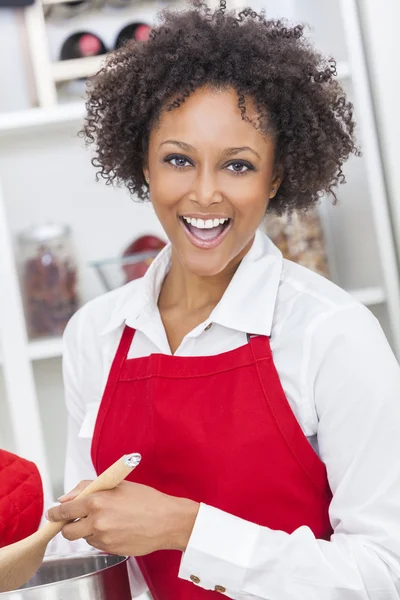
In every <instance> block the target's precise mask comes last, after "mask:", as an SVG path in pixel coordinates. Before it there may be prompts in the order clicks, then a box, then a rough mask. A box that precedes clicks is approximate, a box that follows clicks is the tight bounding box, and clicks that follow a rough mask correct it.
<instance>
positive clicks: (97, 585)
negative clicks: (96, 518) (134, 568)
mask: <svg viewBox="0 0 400 600" xmlns="http://www.w3.org/2000/svg"><path fill="white" fill-rule="evenodd" d="M127 560H128V559H127V558H126V557H124V556H112V555H110V554H90V553H88V554H75V555H71V556H63V557H49V558H45V560H44V561H43V565H42V566H41V567H40V569H39V571H38V572H37V573H36V575H34V577H32V579H30V580H29V581H28V582H27V583H26V584H25V585H24V586H23V587H22V588H20V589H19V590H17V591H15V592H5V593H3V594H0V598H1V600H131V598H132V595H131V591H130V586H129V578H128V569H127V564H126V561H127Z"/></svg>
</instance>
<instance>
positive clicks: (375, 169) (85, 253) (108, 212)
mask: <svg viewBox="0 0 400 600" xmlns="http://www.w3.org/2000/svg"><path fill="white" fill-rule="evenodd" d="M59 1H61V0H45V3H46V4H51V3H53V4H55V3H57V2H59ZM63 1H65V0H63ZM253 4H254V5H255V8H260V7H262V6H263V4H267V5H268V6H267V15H268V10H272V9H271V5H272V6H273V7H275V14H273V15H272V14H271V16H276V14H279V13H281V16H288V17H289V18H292V19H293V20H312V19H311V17H312V16H313V15H320V14H321V10H322V9H321V3H320V1H319V0H296V1H294V0H285V1H284V2H283V3H282V2H278V1H277V0H276V1H275V3H274V2H272V3H271V2H268V3H266V2H265V0H257V1H256V2H254V3H253ZM328 5H329V6H328ZM159 6H160V5H157V8H159ZM338 7H339V3H326V4H325V3H324V9H323V10H325V11H328V12H327V13H326V14H325V15H322V16H321V19H325V21H326V23H325V25H324V23H323V22H322V21H321V23H320V24H318V23H316V31H317V29H318V27H319V26H320V27H321V28H322V29H323V27H324V26H325V28H326V31H327V32H330V31H331V30H332V34H330V35H331V41H332V40H333V41H332V44H335V43H336V44H337V48H338V51H339V53H340V56H339V57H338V60H339V62H338V75H339V77H340V78H341V79H342V81H343V83H344V85H345V86H346V88H347V89H348V90H349V92H350V94H351V97H352V98H353V100H354V104H355V108H356V116H357V120H358V122H359V126H360V133H361V138H362V140H361V141H362V146H363V152H364V158H363V159H356V160H362V161H363V162H362V165H363V170H362V171H361V167H360V166H358V165H359V164H360V163H356V162H353V163H351V165H350V167H349V175H350V177H349V184H348V190H349V191H348V192H347V194H348V197H347V199H346V198H345V197H344V196H345V194H346V192H343V194H344V195H343V201H342V202H341V205H340V206H339V207H335V208H333V209H331V208H330V207H328V208H327V209H326V210H325V209H324V215H323V216H324V222H325V226H326V227H327V228H328V230H329V231H328V237H329V238H331V243H330V244H328V248H330V256H329V258H330V262H331V265H332V267H333V268H332V272H333V273H334V278H335V280H336V281H337V282H338V283H339V285H341V286H342V287H344V288H345V289H347V290H348V291H349V292H350V293H351V294H352V295H353V296H354V297H355V298H357V299H358V300H359V301H360V302H362V303H364V304H365V305H367V306H369V307H370V308H371V309H372V310H373V311H374V312H375V311H376V314H377V316H378V317H379V318H381V320H382V324H383V326H384V328H385V329H386V332H387V334H388V337H389V338H390V341H391V343H392V346H393V348H394V350H395V352H396V353H397V356H398V357H400V319H399V315H400V283H399V271H398V265H397V257H396V251H395V244H394V240H393V233H392V226H391V222H390V218H389V211H388V202H387V198H386V193H385V186H384V181H383V176H382V165H381V158H380V154H379V148H378V136H377V132H376V128H375V119H374V113H373V108H372V103H371V97H370V91H369V84H368V73H367V70H366V63H365V59H364V53H363V45H362V35H361V31H360V22H359V18H358V12H357V0H342V1H341V4H340V7H341V10H340V11H339V10H338ZM135 10H136V8H135ZM138 10H140V11H141V15H143V14H144V13H143V11H145V10H147V11H148V14H150V12H151V11H150V9H149V7H147V8H143V7H140V9H139V8H138ZM329 11H331V12H329ZM81 18H83V17H79V18H78V20H79V19H81ZM141 18H143V17H141ZM328 21H329V23H328ZM79 23H80V21H79ZM0 25H1V22H0ZM46 27H47V25H46V22H45V18H44V14H43V7H42V5H41V4H40V3H39V1H37V2H36V3H35V4H34V5H33V6H31V7H29V8H27V9H25V31H26V34H27V42H28V49H29V54H30V57H31V68H32V74H33V80H34V83H35V91H36V94H35V96H36V101H37V102H36V104H37V106H35V107H29V108H26V109H24V110H20V111H7V112H3V113H1V112H0V179H2V180H3V185H2V186H0V371H1V370H2V371H3V375H4V383H5V389H6V400H7V405H8V412H9V415H10V427H11V429H12V432H13V437H14V440H15V447H14V448H11V449H12V450H14V451H17V452H19V453H20V454H22V455H23V456H26V457H28V458H30V459H31V460H34V461H35V462H36V463H37V464H38V465H39V468H40V470H41V473H42V476H43V480H44V483H45V487H46V493H47V496H48V498H49V499H52V496H53V488H52V483H51V480H53V483H54V479H55V475H54V468H55V467H54V465H53V468H51V467H49V463H51V461H52V453H53V452H55V451H56V448H55V447H54V446H51V447H49V444H50V442H49V441H48V440H49V439H53V438H54V437H55V438H57V437H60V436H58V434H57V435H56V434H54V432H52V431H48V429H46V427H50V428H51V427H56V423H54V424H53V425H51V426H48V425H47V426H46V427H44V425H43V422H44V421H43V407H42V406H41V403H42V396H44V395H46V394H45V391H46V390H44V387H46V385H47V383H46V382H47V379H48V377H50V375H51V377H56V376H57V377H59V375H58V372H59V369H60V364H59V358H60V356H61V354H62V344H61V340H60V339H59V338H49V339H44V340H39V341H29V340H28V338H27V334H26V328H25V322H24V315H23V310H22V301H21V294H20V289H19V286H18V277H17V266H16V261H15V254H14V247H13V238H14V235H15V234H16V233H17V231H18V230H19V229H20V228H23V227H25V226H26V224H27V223H29V222H30V220H31V219H33V218H34V216H37V218H40V219H44V218H49V219H51V218H52V216H53V214H54V212H53V204H54V202H57V210H58V211H59V212H60V213H61V215H62V218H64V219H65V220H67V219H70V220H71V222H72V225H73V230H74V232H75V234H76V242H77V250H78V252H79V254H81V255H82V257H83V258H82V263H81V266H82V272H84V273H85V274H84V275H83V276H82V277H83V279H84V282H83V283H84V288H85V290H86V291H85V293H84V294H83V296H84V300H86V299H88V298H90V297H93V295H95V294H96V293H99V292H100V291H101V290H99V288H97V289H96V291H93V290H94V288H93V286H92V287H91V285H92V283H90V284H89V283H88V281H89V279H90V277H89V275H88V274H87V271H85V270H84V267H85V265H86V263H87V261H88V259H89V258H90V259H93V258H99V257H100V254H102V255H103V256H106V255H107V253H110V252H116V251H118V249H119V248H120V247H121V245H122V243H124V242H125V240H126V241H130V240H129V239H128V238H129V236H130V232H131V230H132V232H134V233H136V234H137V233H138V232H144V231H145V230H149V229H152V230H153V232H154V233H158V234H159V233H160V229H157V227H159V226H158V225H157V223H156V220H155V218H154V217H153V215H152V214H151V212H150V211H149V210H147V209H146V208H145V207H141V208H138V207H131V204H129V207H128V205H127V208H121V209H118V210H121V211H123V216H118V215H116V216H115V214H114V212H113V211H115V208H113V209H111V208H110V205H111V204H112V205H113V206H115V201H114V198H112V202H111V195H112V194H113V193H114V192H112V191H111V190H107V191H105V190H104V189H103V188H101V186H98V187H94V184H93V182H92V179H93V173H92V167H91V165H90V160H89V158H88V157H87V156H85V157H84V156H83V155H82V156H81V154H80V152H82V150H81V148H80V146H77V145H76V142H75V141H73V140H75V136H76V131H77V130H78V129H79V126H80V124H81V122H82V119H83V117H84V104H83V102H82V101H78V102H76V101H74V102H69V103H67V104H60V103H59V102H58V94H57V84H58V83H59V82H62V81H65V80H69V79H75V78H78V77H83V76H90V75H91V74H93V73H95V72H96V71H97V70H98V68H99V66H100V64H101V62H102V60H103V59H104V57H103V56H101V57H94V58H93V59H92V58H91V59H85V60H74V61H60V62H57V61H53V60H51V58H50V56H51V52H50V48H49V38H48V36H47V30H46ZM77 27H78V25H77ZM104 27H106V25H104ZM0 36H1V33H0ZM340 36H341V37H340ZM327 38H329V35H322V36H321V38H320V40H319V41H320V42H321V44H322V45H323V44H324V43H326V44H328V43H329V39H327ZM334 38H338V39H339V41H335V39H334ZM0 43H1V40H0ZM0 49H1V46H0ZM322 50H323V51H326V50H327V48H325V47H324V48H322ZM62 161H66V162H67V164H68V166H67V168H66V170H67V171H68V179H64V180H62V181H61V184H60V185H59V184H58V181H59V178H60V177H62V176H63V175H65V169H64V170H62V169H61V168H60V171H59V172H58V171H57V169H58V167H59V165H60V163H61V162H62ZM31 162H33V165H31ZM50 163H51V164H50ZM47 164H49V167H47ZM82 165H84V166H82ZM19 169H21V173H22V174H25V173H27V172H28V171H29V169H32V170H31V171H29V173H30V176H29V177H28V176H26V177H27V181H26V185H25V183H24V182H23V181H21V177H19V176H18V173H19ZM40 169H43V171H44V176H43V179H40V176H39V175H38V171H39V172H40ZM46 169H48V170H47V171H46ZM75 171H76V175H74V176H75V177H76V184H74V182H73V181H72V180H73V177H72V176H71V173H72V172H73V173H75ZM362 185H364V186H365V187H364V188H363V189H362V192H360V191H359V189H360V186H362ZM27 187H28V190H27V194H24V192H25V191H26V189H27ZM53 189H54V191H55V197H54V201H53V200H52V193H53V192H52V190H53ZM80 190H81V194H82V197H83V196H84V197H85V201H82V200H80V201H79V200H76V196H77V195H79V192H80ZM341 193H342V192H341ZM120 194H121V196H122V193H120ZM31 195H32V197H33V200H31ZM350 196H351V197H350ZM106 198H107V200H106ZM123 199H124V201H125V202H126V196H125V197H123ZM32 202H34V203H35V202H36V204H35V207H34V208H33V207H32ZM124 206H125V205H124ZM86 207H88V208H86ZM146 210H147V212H145V211H146ZM36 213H37V214H36ZM94 214H95V221H93V219H94V217H93V215H94ZM134 214H135V218H136V220H135V218H134ZM138 215H140V216H138ZM130 222H131V223H132V225H130ZM101 227H107V231H108V235H107V237H103V238H101V237H99V235H98V229H99V228H100V229H101ZM132 237H134V236H133V235H132ZM353 238H354V239H353ZM93 253H94V254H95V256H94V255H93ZM366 265H367V266H366ZM85 285H86V287H85ZM55 361H56V362H55ZM57 361H58V362H57ZM54 369H55V370H56V371H57V373H56V375H54V372H55V371H54ZM57 385H58V387H57V389H58V390H59V391H58V395H57V402H58V400H59V398H60V396H61V391H60V390H61V381H59V384H57ZM43 386H44V387H43ZM46 393H47V396H49V395H50V396H51V395H52V394H53V388H51V390H50V391H49V390H47V392H46ZM55 401H56V400H55ZM46 406H50V405H46ZM52 408H53V407H52ZM60 418H61V417H60ZM57 431H58V430H57ZM0 435H1V424H0ZM51 435H53V438H52V437H51ZM46 440H47V441H46ZM51 443H53V442H51ZM0 446H1V439H0ZM57 452H58V453H60V452H62V450H60V448H58V449H57ZM58 469H59V467H58V466H57V477H60V474H59V470H58ZM57 483H58V482H57Z"/></svg>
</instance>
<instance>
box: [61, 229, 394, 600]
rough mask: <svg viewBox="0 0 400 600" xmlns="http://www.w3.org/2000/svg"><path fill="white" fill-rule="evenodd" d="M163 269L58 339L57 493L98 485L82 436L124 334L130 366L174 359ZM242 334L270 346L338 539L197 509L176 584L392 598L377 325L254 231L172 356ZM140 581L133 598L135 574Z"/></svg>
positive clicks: (233, 342)
mask: <svg viewBox="0 0 400 600" xmlns="http://www.w3.org/2000/svg"><path fill="white" fill-rule="evenodd" d="M170 260H171V249H170V247H167V248H166V249H165V250H164V251H163V252H162V253H161V254H159V256H158V257H157V258H156V260H155V261H154V262H153V264H152V265H151V267H150V269H149V270H148V272H147V273H146V275H145V277H144V278H143V279H141V280H136V281H133V282H131V283H129V284H127V285H126V286H124V287H122V288H119V289H117V290H115V291H113V292H110V293H108V294H105V295H103V296H101V297H99V298H96V299H95V300H93V301H91V302H89V303H88V304H86V305H85V306H84V307H83V308H82V309H81V310H80V311H78V313H77V314H76V315H75V316H74V317H73V318H72V320H71V321H70V323H69V325H68V327H67V330H66V332H65V336H64V343H65V345H64V380H65V393H66V403H67V408H68V413H69V420H68V449H67V462H66V475H65V488H66V490H69V489H71V488H72V487H74V486H75V485H76V483H77V482H78V481H80V480H81V479H92V478H94V477H95V475H96V474H95V471H94V468H93V465H92V462H91V458H90V446H91V438H92V435H93V429H94V424H95V420H96V415H97V411H98V408H99V405H100V402H101V398H102V394H103V391H104V387H105V384H106V380H107V377H108V374H109V370H110V366H111V363H112V360H113V358H114V355H115V352H116V350H117V347H118V343H119V340H120V337H121V334H122V331H123V328H124V325H125V323H126V324H127V325H129V326H130V327H133V328H135V329H136V330H137V333H136V335H135V337H134V339H133V342H132V346H131V348H130V351H129V355H128V356H129V358H134V357H139V356H147V355H150V354H151V353H164V354H170V353H171V351H170V348H169V345H168V341H167V337H166V333H165V330H164V327H163V324H162V321H161V318H160V314H159V311H158V308H157V300H158V295H159V291H160V288H161V285H162V282H163V280H164V277H165V275H166V273H167V271H168V269H169V266H170ZM399 318H400V315H399ZM210 324H212V326H211V327H209V325H210ZM247 333H252V334H261V335H271V347H272V352H273V357H274V361H275V365H276V368H277V370H278V373H279V376H280V380H281V383H282V386H283V389H284V391H285V394H286V397H287V399H288V401H289V403H290V406H291V408H292V410H293V412H294V414H295V416H296V418H297V420H298V422H299V423H300V426H301V428H302V430H303V432H304V435H305V436H306V437H307V438H308V439H309V441H310V443H311V444H313V446H314V448H315V449H316V451H317V452H318V453H319V455H320V457H321V459H322V460H323V462H324V463H325V464H326V467H327V473H328V478H329V484H330V487H331V490H332V493H333V500H332V503H331V506H330V520H331V524H332V528H333V530H334V533H333V535H332V538H331V540H330V541H329V542H328V541H323V540H318V539H316V538H315V537H314V535H313V533H312V532H311V530H310V529H309V528H307V527H301V528H300V529H298V530H297V531H295V532H294V533H292V534H291V535H289V534H287V533H285V532H283V531H275V530H271V529H268V528H266V527H260V526H259V525H256V524H254V523H250V522H247V521H245V520H242V519H239V518H237V517H234V516H232V515H229V514H227V513H224V512H222V511H220V510H217V509H216V508H213V507H211V506H207V505H204V504H201V506H200V511H199V514H198V517H197V520H196V523H195V527H194V530H193V533H192V535H191V538H190V541H189V545H188V547H187V550H186V552H185V553H183V555H182V562H181V566H180V572H179V577H181V578H183V579H187V580H189V581H193V580H195V581H197V582H198V583H192V585H197V586H200V587H204V588H206V589H210V590H214V589H215V586H221V587H220V588H217V589H220V590H223V589H224V588H225V589H226V592H225V595H227V596H228V597H230V598H237V599H238V600H249V599H250V598H261V599H268V600H303V599H304V600H367V599H369V600H394V599H395V598H396V599H398V598H400V397H399V396H400V368H399V365H398V363H397V362H396V360H395V358H394V356H393V354H392V352H391V350H390V348H389V345H388V343H387V341H386V339H385V336H384V334H383V332H382V330H381V328H380V326H379V324H378V322H377V320H376V319H375V317H374V316H373V315H372V314H371V313H370V312H369V311H368V310H367V309H366V308H365V307H364V306H362V305H361V304H359V303H358V302H357V301H355V300H354V299H353V298H352V297H350V296H349V295H348V294H347V293H346V292H344V291H343V290H341V289H340V288H338V287H337V286H336V285H334V284H333V283H331V282H330V281H328V280H326V279H324V278H322V277H320V276H318V275H316V274H315V273H312V272H311V271H308V270H307V269H304V268H303V267H301V266H299V265H296V264H294V263H291V262H289V261H286V260H283V258H282V255H281V253H280V252H279V250H278V249H277V248H276V247H275V246H274V245H273V244H272V243H271V242H270V241H269V240H268V238H266V237H265V236H264V235H263V234H262V233H261V232H258V233H257V235H256V238H255V241H254V244H253V246H252V248H251V249H250V251H249V252H248V254H247V255H246V256H245V258H244V259H243V261H242V263H241V264H240V266H239V268H238V270H237V272H236V273H235V275H234V277H233V279H232V281H231V283H230V285H229V287H228V289H227V290H226V292H225V294H224V296H223V297H222V299H221V301H220V302H219V304H218V305H217V306H216V307H215V309H214V310H213V311H212V313H211V314H210V316H209V318H208V319H207V320H206V321H205V322H204V323H201V324H200V325H198V326H197V327H196V328H195V329H193V331H191V332H190V333H188V334H187V335H186V336H185V338H184V339H183V340H182V343H181V345H180V347H179V348H178V349H177V351H176V355H177V356H204V355H210V354H219V353H221V352H227V351H229V350H232V349H234V348H237V347H239V346H241V345H243V344H246V342H247V339H246V334H247ZM265 468H266V469H267V470H268V464H267V463H266V464H265ZM222 476H223V474H222ZM241 493H243V494H245V493H246V490H245V489H244V490H242V492H241ZM132 560H133V559H132ZM133 566H135V562H133ZM136 577H137V578H136V583H137V585H136V586H135V592H134V593H135V594H136V593H137V594H139V593H140V592H141V591H143V586H144V583H143V580H142V579H141V578H140V574H138V573H137V569H136ZM191 577H192V579H191Z"/></svg>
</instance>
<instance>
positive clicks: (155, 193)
mask: <svg viewBox="0 0 400 600" xmlns="http://www.w3.org/2000/svg"><path fill="white" fill-rule="evenodd" d="M161 19H162V20H161V24H160V26H159V27H158V28H156V29H155V30H153V32H152V34H151V35H150V39H149V40H148V41H146V42H137V41H132V42H128V43H127V44H126V45H125V46H123V47H122V48H121V49H119V50H118V51H116V52H114V53H113V54H111V55H110V57H109V58H108V60H107V63H106V66H105V67H104V68H103V69H102V71H100V73H99V74H98V75H97V77H96V78H95V79H94V81H93V82H92V84H91V89H90V90H89V97H88V103H87V106H88V117H87V122H86V126H85V130H84V134H85V135H86V139H87V141H88V142H89V143H92V144H93V145H94V150H95V158H94V161H93V162H94V164H95V165H96V166H97V167H98V173H99V175H100V176H101V177H102V178H104V179H105V180H106V181H107V183H113V182H115V183H119V184H123V185H126V186H127V188H128V189H129V190H130V191H131V192H132V194H135V195H136V196H138V197H139V198H141V199H150V201H151V202H152V204H153V206H154V209H155V212H156V214H157V216H158V218H159V220H160V222H161V224H162V226H163V227H164V229H165V232H166V234H167V236H168V238H169V240H170V244H169V245H168V246H167V247H166V248H165V249H164V250H163V251H162V252H161V253H160V254H159V255H158V256H157V258H156V259H155V261H154V262H153V263H152V265H151V266H150V268H149V270H148V271H147V273H146V275H145V276H144V277H143V278H142V279H140V280H135V281H133V282H131V283H129V284H127V285H125V286H123V287H122V288H120V289H117V290H115V291H113V292H111V293H109V294H105V295H104V296H102V297H100V298H98V299H96V300H94V301H92V302H89V303H88V304H86V305H85V306H84V307H83V308H82V309H81V310H80V311H78V313H76V315H75V316H74V317H73V318H72V320H71V321H70V323H69V325H68V327H67V330H66V332H65V353H64V375H65V387H66V400H67V407H68V412H69V434H68V435H69V441H68V451H67V463H66V464H67V466H66V487H67V489H70V488H71V487H73V486H74V485H75V484H76V483H77V481H79V480H80V479H91V478H94V477H95V476H96V473H100V472H102V471H104V470H105V469H106V468H108V467H109V466H110V465H111V464H112V463H113V462H115V460H117V459H118V458H119V456H121V455H122V454H126V453H128V452H131V451H132V449H133V450H135V451H136V452H140V454H141V455H142V456H143V460H142V462H141V464H140V467H139V468H138V469H136V470H135V472H134V474H133V475H132V477H130V480H129V481H126V482H124V484H123V485H121V486H118V487H117V488H116V489H115V490H113V491H109V492H104V493H101V494H94V495H92V496H89V497H88V498H86V499H85V500H80V499H75V496H76V494H77V489H78V490H79V489H81V488H82V486H84V485H86V484H85V483H81V484H80V486H79V487H78V488H77V489H75V490H73V491H72V492H70V493H69V494H67V495H66V496H65V497H64V498H62V502H63V506H62V507H61V508H60V507H57V508H54V509H52V510H50V511H49V518H50V519H51V520H55V521H57V520H60V519H62V518H69V519H70V520H73V521H74V522H72V523H69V524H68V525H66V526H65V527H64V529H63V534H64V536H65V537H66V538H67V539H68V540H77V539H79V538H85V539H86V540H87V541H88V543H90V544H91V545H92V546H94V547H96V548H99V549H101V550H104V551H107V552H111V553H116V554H122V555H130V556H132V557H136V561H135V560H132V561H131V564H132V566H139V568H140V573H139V572H138V571H137V572H136V577H135V582H136V584H137V586H136V587H135V590H137V591H140V586H141V584H143V585H144V586H145V585H147V586H148V588H149V589H150V591H151V594H152V596H153V598H154V599H155V600H188V599H196V598H199V599H200V598H206V597H210V598H211V597H212V596H215V593H216V592H219V593H221V592H222V593H225V594H226V595H227V596H228V597H231V598H236V599H237V600H247V599H249V598H259V599H264V600H267V599H268V600H270V599H271V598H274V599H278V598H279V600H299V599H300V598H306V599H307V600H336V599H337V598H343V599H345V598H346V600H347V599H349V600H350V598H351V600H365V598H367V597H368V598H371V599H372V598H374V599H376V600H377V599H378V598H379V599H380V598H385V600H395V599H398V598H399V590H400V466H399V464H400V463H399V460H398V456H399V455H400V436H399V435H398V431H399V427H400V403H399V402H398V390H399V389H400V369H399V366H398V364H397V363H396V360H395V359H394V357H393V354H392V353H391V350H390V348H389V346H388V344H387V342H386V340H385V338H384V335H383V333H382V331H381V329H380V328H379V326H378V324H377V322H376V320H375V319H374V317H373V316H372V315H371V314H370V313H369V312H368V311H367V309H365V307H363V306H361V305H360V304H358V303H357V302H355V301H354V300H353V299H352V298H351V297H350V296H348V295H347V294H346V293H345V292H343V291H342V290H340V289H339V288H337V287H336V286H335V285H334V284H332V283H331V282H329V281H327V280H326V279H324V278H323V277H320V276H318V275H316V274H315V273H312V272H310V271H308V270H307V269H304V268H302V267H300V266H298V265H296V264H293V263H291V262H289V261H286V260H284V259H283V258H282V255H281V253H280V252H279V250H278V249H277V248H276V247H275V246H274V245H273V244H272V242H271V241H270V240H269V239H268V238H267V237H265V236H264V235H263V234H262V233H261V232H260V231H259V225H260V224H261V222H262V221H263V219H264V218H265V215H267V217H266V218H268V214H269V212H270V211H275V212H276V213H278V214H281V213H283V212H290V211H292V210H295V209H297V210H301V209H307V208H309V207H311V206H313V205H315V203H316V202H317V201H318V199H319V197H320V195H321V194H322V193H328V194H330V195H331V196H332V197H333V199H335V196H334V190H335V186H337V185H338V184H339V183H341V182H342V181H343V175H342V165H343V162H344V161H345V160H346V159H347V158H348V156H349V155H350V154H351V153H355V154H357V153H358V151H357V149H356V147H355V144H354V140H353V129H354V122H353V120H352V107H351V105H350V104H349V103H348V102H347V100H346V98H345V96H344V94H343V91H342V89H341V87H340V85H339V84H338V83H337V81H336V80H335V64H334V62H333V61H326V60H325V59H324V58H323V57H321V56H320V55H319V54H318V53H317V52H316V51H315V50H314V49H313V48H312V46H311V45H310V44H309V43H308V42H307V41H306V40H304V38H303V37H302V35H303V31H302V28H301V27H300V26H290V25H289V24H287V23H283V22H281V21H267V20H264V18H263V17H261V16H260V15H258V14H257V13H255V12H253V11H251V10H250V9H246V10H244V11H242V12H241V13H239V14H235V13H234V12H227V11H226V7H225V3H224V2H223V1H222V0H221V4H220V7H219V8H218V9H217V10H216V11H215V12H211V11H210V10H209V9H208V8H207V6H205V5H204V4H199V5H198V6H194V7H193V8H190V9H188V10H186V11H183V12H181V13H179V12H178V13H176V12H172V11H166V12H165V13H164V14H163V16H162V18H161ZM77 519H78V520H77Z"/></svg>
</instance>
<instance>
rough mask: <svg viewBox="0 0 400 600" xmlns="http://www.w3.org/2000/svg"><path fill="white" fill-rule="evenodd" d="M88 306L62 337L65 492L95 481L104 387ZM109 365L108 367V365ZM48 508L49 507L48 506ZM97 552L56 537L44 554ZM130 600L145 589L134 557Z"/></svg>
mask: <svg viewBox="0 0 400 600" xmlns="http://www.w3.org/2000/svg"><path fill="white" fill-rule="evenodd" d="M89 309H90V304H87V305H85V306H84V307H83V308H81V309H80V310H79V311H78V312H77V313H75V315H74V316H73V317H72V319H71V320H70V321H69V323H68V326H67V328H66V330H65V332H64V336H63V379H64V393H65V403H66V407H67V413H68V424H67V451H66V461H65V476H64V491H65V492H69V491H70V490H71V489H72V488H74V487H75V486H76V485H77V484H78V483H79V482H80V481H82V480H83V479H89V480H91V479H95V478H96V477H97V473H96V470H95V468H94V466H93V463H92V459H91V445H92V439H93V430H94V426H95V422H96V416H97V412H98V408H99V406H100V402H101V397H102V393H103V387H104V376H103V375H104V374H103V363H102V361H101V360H100V356H99V354H98V348H99V344H97V343H96V339H95V337H94V331H92V329H91V327H90V326H89V325H90V321H89V319H90V312H89ZM108 366H109V365H108ZM48 508H49V507H48ZM76 552H98V550H96V549H95V548H93V547H92V546H90V545H89V544H87V542H86V541H85V540H77V541H75V542H70V541H68V540H66V539H65V538H64V537H62V535H61V534H60V535H57V536H56V537H55V538H54V539H53V540H52V541H51V542H50V544H49V546H48V549H47V554H53V555H55V554H57V555H63V554H64V555H65V554H72V553H73V554H75V553H76ZM128 574H129V581H130V586H131V593H132V597H133V598H140V599H144V598H147V597H148V596H147V594H146V590H147V586H146V583H145V581H144V578H143V575H142V574H141V572H140V569H139V566H138V564H137V562H136V560H135V559H134V558H131V559H130V560H129V563H128Z"/></svg>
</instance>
